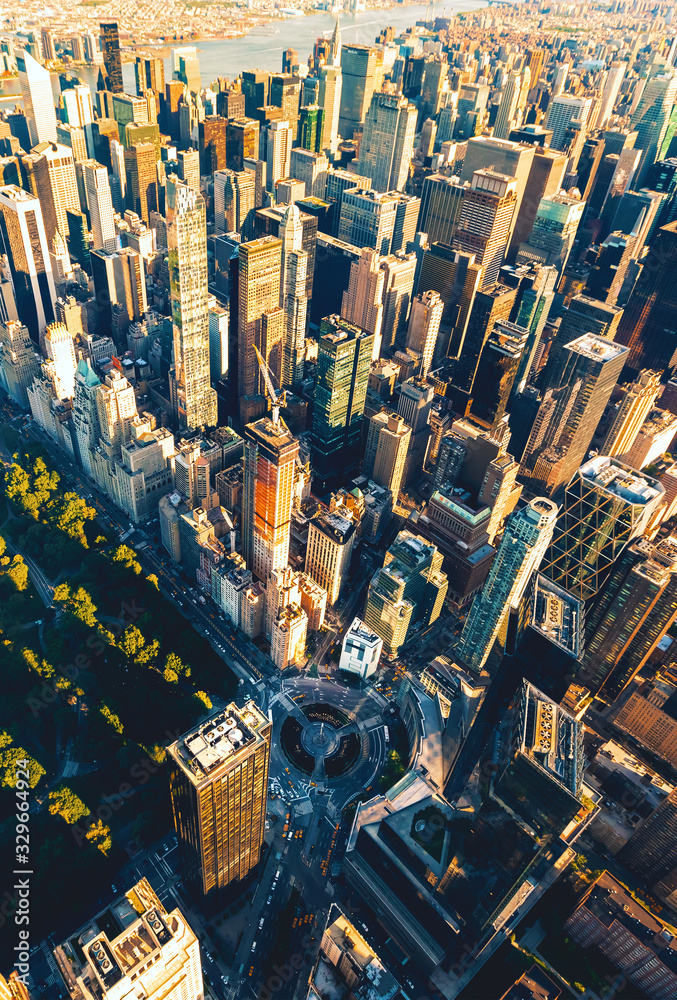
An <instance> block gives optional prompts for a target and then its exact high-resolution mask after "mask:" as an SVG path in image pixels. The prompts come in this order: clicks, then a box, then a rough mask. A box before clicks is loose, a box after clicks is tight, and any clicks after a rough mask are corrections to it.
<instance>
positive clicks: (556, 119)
mask: <svg viewBox="0 0 677 1000" xmlns="http://www.w3.org/2000/svg"><path fill="white" fill-rule="evenodd" d="M591 109H592V99H591V98H590V97H568V96H567V95H566V94H562V95H560V96H559V97H555V98H554V99H553V101H552V103H551V104H550V107H549V108H548V118H547V121H546V127H547V128H549V129H552V139H551V140H550V145H551V147H552V148H553V149H560V150H562V151H563V152H567V153H568V154H569V156H570V157H571V159H572V161H573V164H574V166H575V165H576V164H577V163H578V158H579V156H580V155H581V150H582V149H583V143H584V142H585V140H586V138H587V127H588V118H589V117H590V111H591Z"/></svg>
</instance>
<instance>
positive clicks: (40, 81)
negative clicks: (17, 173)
mask: <svg viewBox="0 0 677 1000" xmlns="http://www.w3.org/2000/svg"><path fill="white" fill-rule="evenodd" d="M14 58H15V60H16V68H17V71H18V73H19V85H20V87H21V95H22V97H23V106H24V114H25V116H26V124H27V125H28V133H29V136H30V140H31V146H37V144H38V143H39V142H56V111H55V110H54V96H53V94H52V84H51V83H50V79H49V72H48V71H47V70H46V69H44V68H43V67H42V66H41V65H40V63H39V62H36V61H35V59H34V58H33V56H32V55H30V53H29V52H26V51H25V50H20V49H19V50H17V51H16V52H15V53H14Z"/></svg>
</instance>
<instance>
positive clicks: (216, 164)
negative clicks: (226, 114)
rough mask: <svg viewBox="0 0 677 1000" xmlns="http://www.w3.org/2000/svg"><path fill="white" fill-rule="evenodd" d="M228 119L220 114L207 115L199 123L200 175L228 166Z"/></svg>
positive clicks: (204, 175) (206, 174)
mask: <svg viewBox="0 0 677 1000" xmlns="http://www.w3.org/2000/svg"><path fill="white" fill-rule="evenodd" d="M227 124H228V120H227V119H226V118H221V117H220V115H207V116H206V117H205V118H204V119H203V121H201V122H200V123H199V124H198V151H199V153H200V175H201V176H202V177H206V176H208V175H209V174H213V173H214V171H215V170H225V168H226V125H227Z"/></svg>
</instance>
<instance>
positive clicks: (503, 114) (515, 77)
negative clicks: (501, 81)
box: [494, 69, 531, 139]
mask: <svg viewBox="0 0 677 1000" xmlns="http://www.w3.org/2000/svg"><path fill="white" fill-rule="evenodd" d="M527 72H528V71H527V70H526V69H525V70H524V73H510V74H509V76H508V79H507V80H506V82H505V85H504V87H503V90H502V92H501V103H500V104H499V105H498V111H497V113H496V121H495V122H494V136H495V138H497V139H507V138H509V136H510V132H511V131H512V130H513V129H514V128H516V127H517V126H518V125H520V124H521V122H520V121H519V120H518V113H519V112H521V110H522V108H523V107H524V105H522V107H520V98H521V97H522V91H523V89H524V87H525V86H526V88H527V91H528V88H529V80H530V78H531V74H529V77H527ZM519 117H520V118H521V115H519Z"/></svg>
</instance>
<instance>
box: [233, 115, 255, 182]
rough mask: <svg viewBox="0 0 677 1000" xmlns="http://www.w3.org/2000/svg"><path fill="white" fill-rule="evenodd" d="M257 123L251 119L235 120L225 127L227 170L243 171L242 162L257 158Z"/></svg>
mask: <svg viewBox="0 0 677 1000" xmlns="http://www.w3.org/2000/svg"><path fill="white" fill-rule="evenodd" d="M259 129H260V125H259V122H257V121H255V120H254V119H253V118H235V119H233V120H231V121H229V122H228V124H227V125H226V165H227V167H228V169H229V170H244V161H245V160H247V159H253V160H257V159H258V157H259Z"/></svg>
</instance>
